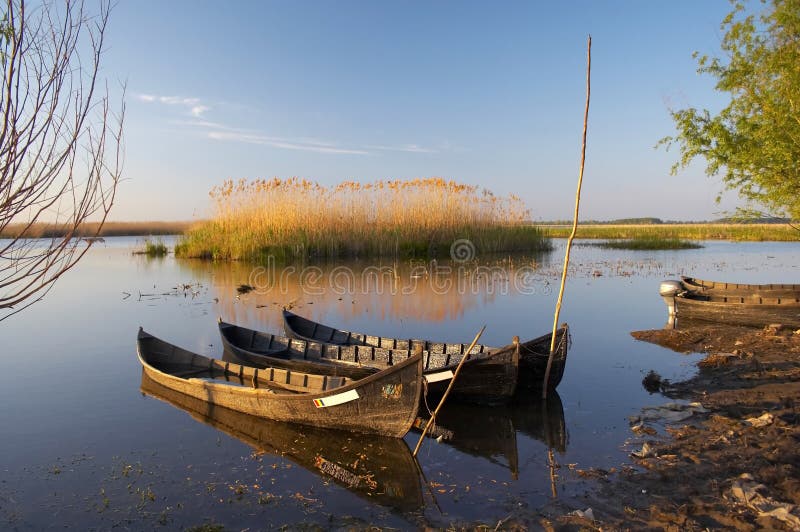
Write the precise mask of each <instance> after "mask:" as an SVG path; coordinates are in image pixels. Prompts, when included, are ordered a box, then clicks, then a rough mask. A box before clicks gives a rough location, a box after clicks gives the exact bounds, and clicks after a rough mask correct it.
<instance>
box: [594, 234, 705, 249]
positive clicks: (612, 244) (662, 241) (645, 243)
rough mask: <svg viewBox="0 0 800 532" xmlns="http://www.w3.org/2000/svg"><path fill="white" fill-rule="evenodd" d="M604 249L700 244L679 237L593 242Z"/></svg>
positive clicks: (677, 247)
mask: <svg viewBox="0 0 800 532" xmlns="http://www.w3.org/2000/svg"><path fill="white" fill-rule="evenodd" d="M595 245H597V246H599V247H601V248H606V249H632V250H659V249H699V248H702V247H703V246H701V245H700V244H697V243H696V242H692V241H689V240H681V239H679V238H654V237H639V238H631V239H620V240H606V241H605V242H600V243H598V244H595Z"/></svg>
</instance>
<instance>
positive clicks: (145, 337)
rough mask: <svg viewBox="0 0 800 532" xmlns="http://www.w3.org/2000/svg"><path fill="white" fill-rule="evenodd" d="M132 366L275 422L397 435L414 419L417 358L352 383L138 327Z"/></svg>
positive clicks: (182, 389) (419, 369)
mask: <svg viewBox="0 0 800 532" xmlns="http://www.w3.org/2000/svg"><path fill="white" fill-rule="evenodd" d="M136 344H137V351H138V354H139V361H140V362H141V364H142V367H143V368H144V371H145V373H146V374H147V375H148V376H149V377H150V378H152V379H153V380H154V381H156V382H158V383H159V384H161V385H163V386H166V387H167V388H170V389H173V390H175V391H177V392H181V393H183V394H186V395H189V396H191V397H195V398H197V399H201V400H203V401H206V402H208V403H211V404H214V405H218V406H222V407H225V408H229V409H231V410H235V411H237V412H243V413H245V414H250V415H253V416H257V417H262V418H267V419H272V420H275V421H289V422H293V423H300V424H304V425H312V426H315V427H324V428H332V429H341V430H350V431H356V432H363V433H369V434H378V435H382V436H392V437H402V436H404V435H405V434H406V433H407V432H408V430H409V429H410V428H411V425H412V424H413V422H414V420H415V419H416V417H417V411H418V408H419V402H420V395H421V393H422V386H423V383H422V356H421V355H415V356H411V357H409V358H407V359H406V360H403V361H401V362H398V363H397V364H394V365H392V366H391V367H388V368H387V369H385V370H383V371H379V372H377V373H375V374H373V375H370V376H368V377H365V378H363V379H358V380H352V379H348V378H346V377H341V376H329V375H318V374H309V373H302V372H295V371H291V370H288V369H283V368H272V367H266V368H254V367H249V366H245V365H242V364H234V363H230V362H225V361H222V360H217V359H213V358H208V357H205V356H203V355H198V354H196V353H192V352H191V351H187V350H186V349H182V348H180V347H177V346H175V345H172V344H170V343H168V342H165V341H163V340H160V339H158V338H156V337H154V336H152V335H150V334H148V333H147V332H145V331H143V330H142V329H141V328H140V329H139V334H138V337H137V342H136Z"/></svg>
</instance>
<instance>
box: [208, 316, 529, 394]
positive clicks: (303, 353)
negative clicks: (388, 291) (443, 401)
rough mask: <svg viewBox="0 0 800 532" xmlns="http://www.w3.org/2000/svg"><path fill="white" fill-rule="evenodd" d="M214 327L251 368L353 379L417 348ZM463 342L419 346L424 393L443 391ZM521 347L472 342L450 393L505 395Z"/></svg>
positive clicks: (230, 356) (230, 355)
mask: <svg viewBox="0 0 800 532" xmlns="http://www.w3.org/2000/svg"><path fill="white" fill-rule="evenodd" d="M219 331H220V336H221V337H222V345H223V348H224V350H225V358H226V359H227V360H231V361H233V362H237V363H240V364H247V365H250V366H256V367H259V366H271V367H283V368H287V369H290V370H293V371H305V372H313V373H319V374H325V375H343V376H347V377H350V378H355V379H358V378H363V377H365V376H366V375H371V374H373V373H375V372H377V371H381V370H385V369H386V368H387V367H390V366H392V365H394V364H396V363H398V362H401V361H404V360H407V359H408V358H409V357H411V356H412V353H413V351H412V348H413V349H416V348H417V347H418V346H417V345H415V346H411V347H409V346H408V345H401V346H398V347H397V348H383V347H375V346H372V345H366V344H364V345H355V344H350V345H337V344H330V343H321V342H318V341H312V340H305V339H297V338H287V337H285V336H278V335H273V334H268V333H264V332H260V331H254V330H252V329H247V328H245V327H240V326H237V325H232V324H230V323H225V322H223V321H220V323H219ZM468 347H469V345H463V344H457V345H450V346H447V349H446V350H439V351H434V352H430V351H423V361H424V362H423V366H424V368H425V371H424V378H425V390H426V392H427V394H429V395H433V396H439V395H441V394H442V393H444V390H445V389H446V388H447V386H448V384H449V382H450V379H451V378H452V376H453V374H454V372H455V370H456V367H457V366H458V363H459V361H460V360H461V358H462V357H463V356H464V355H463V353H464V351H465V350H466V349H467V348H468ZM521 347H522V346H519V345H517V344H512V345H509V346H507V347H506V348H504V349H498V350H495V351H492V352H486V351H482V350H481V348H480V346H478V347H475V348H474V349H473V350H472V353H470V355H468V357H467V360H466V361H465V362H464V364H463V365H462V367H461V371H460V373H459V374H458V379H457V380H456V382H455V385H454V386H453V389H452V390H451V392H450V393H451V395H452V397H453V398H455V399H460V400H463V401H470V402H477V403H501V402H505V401H508V400H510V399H511V397H512V396H513V395H514V392H515V391H516V387H517V379H518V373H519V359H520V357H519V353H520V349H521Z"/></svg>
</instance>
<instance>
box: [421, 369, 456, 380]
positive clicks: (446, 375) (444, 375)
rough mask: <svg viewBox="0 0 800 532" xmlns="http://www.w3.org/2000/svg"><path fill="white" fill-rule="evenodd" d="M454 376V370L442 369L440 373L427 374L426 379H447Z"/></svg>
mask: <svg viewBox="0 0 800 532" xmlns="http://www.w3.org/2000/svg"><path fill="white" fill-rule="evenodd" d="M452 378H453V372H452V371H450V370H449V369H448V370H447V371H440V372H439V373H429V374H427V375H425V380H426V381H428V382H439V381H446V380H447V379H452Z"/></svg>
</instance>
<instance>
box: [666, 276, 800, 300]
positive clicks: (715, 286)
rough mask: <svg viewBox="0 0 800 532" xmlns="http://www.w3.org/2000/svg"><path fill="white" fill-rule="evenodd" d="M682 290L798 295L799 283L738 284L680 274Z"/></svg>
mask: <svg viewBox="0 0 800 532" xmlns="http://www.w3.org/2000/svg"><path fill="white" fill-rule="evenodd" d="M680 283H681V286H682V287H683V289H684V290H689V291H691V292H701V293H714V292H718V293H720V294H722V293H725V294H728V295H750V296H754V295H760V294H763V295H773V296H774V295H778V294H785V295H787V296H790V295H793V294H794V295H795V296H800V284H740V283H725V282H720V281H706V280H703V279H697V278H696V277H686V276H681V281H680Z"/></svg>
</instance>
